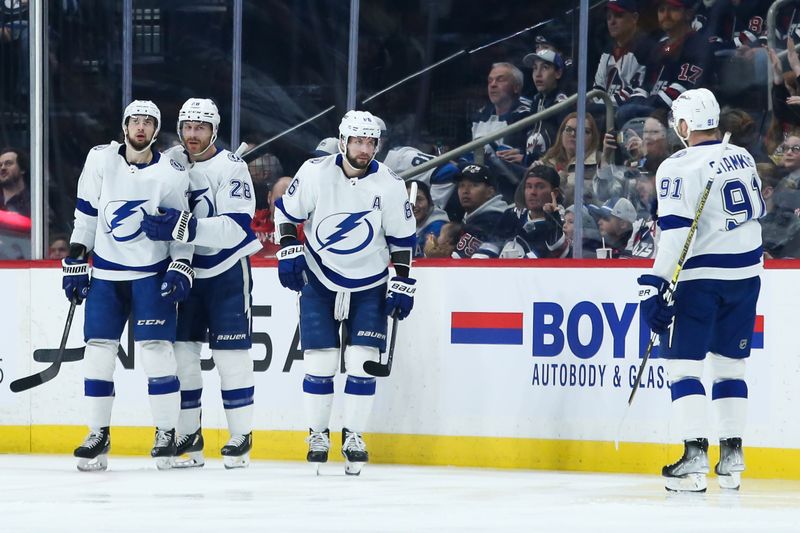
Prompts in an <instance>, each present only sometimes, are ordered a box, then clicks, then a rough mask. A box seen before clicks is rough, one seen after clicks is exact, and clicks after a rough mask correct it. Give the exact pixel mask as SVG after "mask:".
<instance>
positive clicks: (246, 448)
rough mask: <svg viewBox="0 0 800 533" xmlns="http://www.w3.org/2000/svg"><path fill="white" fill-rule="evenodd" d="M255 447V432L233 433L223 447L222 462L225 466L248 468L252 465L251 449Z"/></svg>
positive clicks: (229, 467) (228, 467)
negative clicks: (245, 433)
mask: <svg viewBox="0 0 800 533" xmlns="http://www.w3.org/2000/svg"><path fill="white" fill-rule="evenodd" d="M252 447H253V432H252V431H251V432H250V433H248V434H247V435H233V436H231V438H230V439H228V443H227V444H225V446H223V447H222V450H221V453H222V463H223V464H224V465H225V468H227V469H228V470H230V469H231V468H247V467H248V466H249V465H250V449H251V448H252Z"/></svg>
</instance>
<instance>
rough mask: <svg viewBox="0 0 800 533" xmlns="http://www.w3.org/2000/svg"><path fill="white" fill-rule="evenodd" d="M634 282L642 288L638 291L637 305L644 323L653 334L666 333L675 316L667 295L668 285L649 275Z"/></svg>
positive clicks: (670, 299)
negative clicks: (638, 302) (638, 301)
mask: <svg viewBox="0 0 800 533" xmlns="http://www.w3.org/2000/svg"><path fill="white" fill-rule="evenodd" d="M636 281H637V282H638V283H639V285H641V286H642V287H641V288H640V289H639V300H640V304H639V305H640V310H641V313H642V316H643V317H644V321H645V322H647V325H648V326H649V327H650V329H651V330H652V331H653V333H657V334H659V335H661V334H663V333H666V332H667V330H668V329H669V325H670V324H671V323H672V318H673V317H674V316H675V307H674V306H673V305H672V298H671V297H669V295H668V294H667V288H668V287H669V283H667V282H666V280H664V279H661V278H659V277H658V276H653V275H651V274H645V275H643V276H639V279H637V280H636Z"/></svg>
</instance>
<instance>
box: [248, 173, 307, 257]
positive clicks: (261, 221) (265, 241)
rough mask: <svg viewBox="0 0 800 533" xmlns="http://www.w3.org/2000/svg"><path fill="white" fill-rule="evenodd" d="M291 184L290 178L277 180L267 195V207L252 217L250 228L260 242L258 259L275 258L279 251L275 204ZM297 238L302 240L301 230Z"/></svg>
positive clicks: (257, 211)
mask: <svg viewBox="0 0 800 533" xmlns="http://www.w3.org/2000/svg"><path fill="white" fill-rule="evenodd" d="M291 183H292V177H291V176H284V177H282V178H279V179H278V180H277V181H276V182H275V183H274V184H273V185H272V188H271V189H270V191H269V193H267V202H266V203H267V207H266V208H265V209H257V210H256V212H255V215H253V220H252V222H251V223H250V228H251V229H252V230H253V232H254V233H255V234H256V236H257V237H258V240H259V241H261V247H262V248H261V251H260V252H258V254H257V255H258V257H275V254H276V253H277V252H278V250H280V249H281V247H280V244H278V243H277V242H275V202H276V201H277V200H278V198H280V197H281V196H283V194H284V193H285V192H286V189H288V188H289V185H290V184H291ZM298 238H299V239H300V240H301V241H302V240H303V233H302V230H299V231H298Z"/></svg>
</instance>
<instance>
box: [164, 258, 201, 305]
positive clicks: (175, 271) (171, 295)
mask: <svg viewBox="0 0 800 533" xmlns="http://www.w3.org/2000/svg"><path fill="white" fill-rule="evenodd" d="M193 280H194V269H192V267H191V266H190V265H189V262H188V261H186V260H185V259H179V260H178V261H173V262H171V263H170V264H169V268H167V272H166V274H164V279H163V280H162V282H161V297H162V298H164V299H165V300H167V301H169V302H171V303H178V302H182V301H184V300H185V299H186V298H188V297H189V292H190V291H191V290H192V281H193Z"/></svg>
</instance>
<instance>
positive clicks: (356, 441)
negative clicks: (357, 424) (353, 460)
mask: <svg viewBox="0 0 800 533" xmlns="http://www.w3.org/2000/svg"><path fill="white" fill-rule="evenodd" d="M342 447H343V448H344V449H345V450H348V451H359V452H363V451H365V450H366V449H367V445H366V444H365V443H364V439H362V438H361V435H359V434H358V433H356V432H350V433H347V435H346V436H345V439H344V445H343V446H342Z"/></svg>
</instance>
